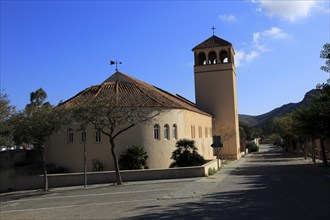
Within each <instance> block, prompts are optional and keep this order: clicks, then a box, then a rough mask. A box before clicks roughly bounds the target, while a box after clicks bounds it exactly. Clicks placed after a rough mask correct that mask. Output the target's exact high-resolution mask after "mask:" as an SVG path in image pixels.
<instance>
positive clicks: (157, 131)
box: [154, 124, 160, 140]
mask: <svg viewBox="0 0 330 220" xmlns="http://www.w3.org/2000/svg"><path fill="white" fill-rule="evenodd" d="M154 139H155V140H160V130H159V124H156V125H155V126H154Z"/></svg>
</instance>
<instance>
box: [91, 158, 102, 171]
mask: <svg viewBox="0 0 330 220" xmlns="http://www.w3.org/2000/svg"><path fill="white" fill-rule="evenodd" d="M93 171H94V172H97V171H103V164H102V163H101V161H100V160H98V159H93Z"/></svg>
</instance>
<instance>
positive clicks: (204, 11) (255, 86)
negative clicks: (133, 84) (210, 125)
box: [0, 0, 330, 115]
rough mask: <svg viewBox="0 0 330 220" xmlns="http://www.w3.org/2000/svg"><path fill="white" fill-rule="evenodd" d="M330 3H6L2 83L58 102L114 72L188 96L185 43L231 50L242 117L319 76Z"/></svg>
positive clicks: (24, 97) (19, 97)
mask: <svg viewBox="0 0 330 220" xmlns="http://www.w3.org/2000/svg"><path fill="white" fill-rule="evenodd" d="M329 8H330V2H329V1H307V0H305V1H287V0H283V1H281V0H278V1H275V0H274V1H258V0H254V1H247V0H246V1H3V0H1V63H0V64H1V89H3V90H4V91H5V93H7V94H8V95H9V99H10V100H11V104H12V105H15V106H17V108H18V109H22V108H24V106H25V105H26V104H27V103H28V102H29V94H30V93H31V92H32V91H35V90H36V89H38V88H40V87H41V88H43V89H44V90H45V91H46V92H47V94H48V101H50V102H51V103H52V104H57V103H58V102H59V101H60V100H66V99H68V98H70V97H72V96H74V95H75V94H77V93H78V92H80V91H81V90H83V89H85V88H87V87H89V86H91V85H94V84H98V83H101V82H103V81H104V80H105V79H106V78H107V77H109V76H110V75H111V74H113V73H114V72H115V67H114V66H110V65H109V60H118V61H121V62H122V64H121V65H120V66H119V71H121V72H123V73H126V74H129V75H131V76H133V77H135V78H138V79H140V80H143V81H145V82H147V83H149V84H152V85H155V86H157V87H160V88H162V89H164V90H167V91H169V92H171V93H174V94H175V93H178V94H180V95H182V96H184V97H186V98H188V99H190V100H192V101H194V100H195V94H194V93H195V92H194V72H193V53H192V51H191V49H192V48H193V47H194V46H196V45H197V44H199V43H201V42H202V41H204V40H206V39H207V38H209V37H210V36H211V35H212V30H211V27H212V26H215V27H216V30H215V34H216V35H217V36H218V37H221V38H223V39H225V40H227V41H229V42H231V43H232V44H233V46H234V49H235V52H236V54H235V62H236V64H237V66H236V71H237V94H238V104H239V106H238V109H239V113H240V114H250V115H259V114H262V113H266V112H268V111H270V110H272V109H274V108H276V107H280V106H281V105H283V104H286V103H289V102H299V101H300V100H302V98H303V96H304V94H305V93H306V92H307V91H309V90H311V89H313V88H315V86H316V85H317V84H318V83H322V82H325V81H326V79H327V78H328V77H329V75H328V74H327V73H325V72H322V71H321V70H320V66H321V65H323V64H324V60H322V59H320V58H319V54H320V51H321V49H322V46H323V45H324V44H325V43H326V42H330V24H329V20H330V18H329V16H330V15H329Z"/></svg>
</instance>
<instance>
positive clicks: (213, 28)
mask: <svg viewBox="0 0 330 220" xmlns="http://www.w3.org/2000/svg"><path fill="white" fill-rule="evenodd" d="M211 29H212V31H213V36H214V30H215V29H216V28H215V27H214V26H212V28H211Z"/></svg>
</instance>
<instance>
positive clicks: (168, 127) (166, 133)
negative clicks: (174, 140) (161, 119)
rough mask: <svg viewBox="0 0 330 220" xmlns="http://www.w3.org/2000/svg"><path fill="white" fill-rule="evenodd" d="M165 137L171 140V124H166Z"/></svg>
mask: <svg viewBox="0 0 330 220" xmlns="http://www.w3.org/2000/svg"><path fill="white" fill-rule="evenodd" d="M164 139H165V140H170V126H168V124H166V125H164Z"/></svg>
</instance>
